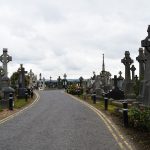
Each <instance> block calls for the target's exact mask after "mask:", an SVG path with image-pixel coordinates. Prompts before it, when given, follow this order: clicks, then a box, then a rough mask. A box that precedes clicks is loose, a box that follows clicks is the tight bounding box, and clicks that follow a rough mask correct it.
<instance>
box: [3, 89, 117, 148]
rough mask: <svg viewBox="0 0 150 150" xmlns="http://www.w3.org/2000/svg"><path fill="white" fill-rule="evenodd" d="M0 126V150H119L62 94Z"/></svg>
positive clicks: (47, 95) (97, 122)
mask: <svg viewBox="0 0 150 150" xmlns="http://www.w3.org/2000/svg"><path fill="white" fill-rule="evenodd" d="M39 94H40V97H41V98H40V100H39V101H38V102H37V103H36V104H35V105H34V106H33V107H32V108H30V109H28V110H27V111H25V112H23V113H21V114H19V115H18V116H16V117H15V118H14V119H11V120H9V121H7V122H5V123H3V124H1V125H0V150H119V149H120V147H119V146H118V144H117V142H116V141H115V140H114V138H113V136H112V135H111V133H110V132H109V131H108V129H107V127H106V126H105V124H104V123H103V121H102V120H101V119H100V118H99V117H98V116H97V115H96V113H94V112H93V111H92V110H90V109H89V108H88V107H86V106H85V105H83V104H82V103H80V102H78V101H76V100H74V99H73V98H71V97H70V96H68V95H66V94H65V93H64V92H63V91H58V90H56V91H39Z"/></svg>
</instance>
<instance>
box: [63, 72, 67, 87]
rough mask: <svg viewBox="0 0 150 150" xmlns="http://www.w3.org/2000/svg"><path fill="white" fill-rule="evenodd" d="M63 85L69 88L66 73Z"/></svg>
mask: <svg viewBox="0 0 150 150" xmlns="http://www.w3.org/2000/svg"><path fill="white" fill-rule="evenodd" d="M63 87H64V88H65V89H66V88H67V74H66V73H65V74H64V79H63Z"/></svg>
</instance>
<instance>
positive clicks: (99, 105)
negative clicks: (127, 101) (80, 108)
mask: <svg viewBox="0 0 150 150" xmlns="http://www.w3.org/2000/svg"><path fill="white" fill-rule="evenodd" d="M76 97H78V98H80V99H81V100H83V95H80V96H76ZM85 101H86V102H88V103H89V104H90V105H92V106H94V107H96V108H97V109H100V110H104V109H105V106H104V99H101V100H97V102H96V104H93V100H92V99H91V97H87V100H85ZM117 108H118V107H117V106H115V105H114V104H111V102H109V104H108V112H110V113H114V112H115V110H116V109H117Z"/></svg>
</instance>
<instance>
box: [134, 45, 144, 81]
mask: <svg viewBox="0 0 150 150" xmlns="http://www.w3.org/2000/svg"><path fill="white" fill-rule="evenodd" d="M136 60H137V61H138V62H139V78H140V79H142V78H144V71H145V61H146V59H145V55H144V50H143V48H139V56H138V57H136Z"/></svg>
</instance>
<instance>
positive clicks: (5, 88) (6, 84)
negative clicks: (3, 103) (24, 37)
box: [0, 48, 14, 99]
mask: <svg viewBox="0 0 150 150" xmlns="http://www.w3.org/2000/svg"><path fill="white" fill-rule="evenodd" d="M7 52H8V51H7V48H3V54H2V55H1V56H0V61H1V62H2V64H3V66H2V67H3V71H4V72H3V77H2V78H1V88H2V92H3V94H4V95H3V98H4V99H8V98H9V93H13V92H14V89H13V88H11V87H10V80H9V78H8V71H7V64H8V63H9V62H10V61H12V57H11V56H9V55H8V54H7Z"/></svg>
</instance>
